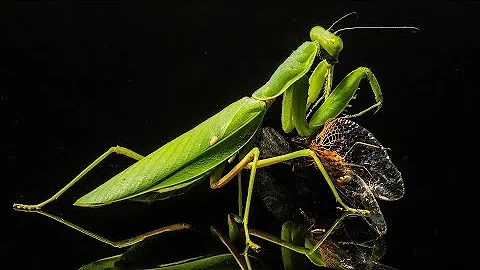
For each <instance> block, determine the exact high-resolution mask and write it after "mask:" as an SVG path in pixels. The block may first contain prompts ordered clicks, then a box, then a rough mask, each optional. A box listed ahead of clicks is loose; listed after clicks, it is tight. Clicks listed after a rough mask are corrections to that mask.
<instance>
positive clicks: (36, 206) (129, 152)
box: [13, 146, 143, 213]
mask: <svg viewBox="0 0 480 270" xmlns="http://www.w3.org/2000/svg"><path fill="white" fill-rule="evenodd" d="M112 153H116V154H121V155H124V156H127V157H129V158H132V159H135V160H140V159H142V158H143V156H142V155H140V154H138V153H136V152H134V151H132V150H130V149H128V148H125V147H122V146H114V147H110V148H109V149H108V150H107V151H106V152H105V153H103V154H102V155H100V156H99V157H98V158H97V159H95V160H94V161H93V162H92V163H91V164H90V165H88V166H87V167H86V168H85V169H83V171H81V172H80V173H79V174H78V175H77V176H75V178H73V180H72V181H70V182H69V183H68V184H67V185H66V186H64V187H63V188H62V189H60V190H59V191H58V192H57V193H55V194H54V195H53V196H52V197H50V198H49V199H47V200H45V201H43V202H41V203H39V204H34V205H27V204H19V203H16V204H14V205H13V208H15V209H16V210H23V211H35V210H40V209H41V208H42V207H43V206H44V205H46V204H48V203H50V202H52V201H54V200H56V199H58V197H60V195H62V194H63V193H64V192H65V191H67V190H68V189H69V188H70V187H71V186H73V185H74V184H75V183H76V182H77V181H78V180H80V179H81V178H82V177H83V176H85V174H87V173H88V172H89V171H90V170H92V169H93V168H94V167H95V166H97V165H98V164H99V163H100V162H102V161H103V160H104V159H105V158H106V157H108V156H109V155H110V154H112ZM39 213H40V212H39Z"/></svg>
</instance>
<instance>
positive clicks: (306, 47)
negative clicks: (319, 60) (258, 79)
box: [252, 41, 318, 100]
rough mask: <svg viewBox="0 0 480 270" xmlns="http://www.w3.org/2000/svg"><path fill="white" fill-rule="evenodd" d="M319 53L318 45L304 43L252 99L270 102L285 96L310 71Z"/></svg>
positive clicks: (309, 42) (308, 42)
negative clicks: (282, 95) (284, 93)
mask: <svg viewBox="0 0 480 270" xmlns="http://www.w3.org/2000/svg"><path fill="white" fill-rule="evenodd" d="M317 52H318V45H317V44H316V43H315V42H311V41H307V42H304V43H303V44H302V45H300V47H298V48H297V49H296V50H295V51H294V52H293V53H292V54H291V55H290V56H289V57H288V58H287V59H286V60H285V61H284V62H283V63H282V64H281V65H280V66H279V67H278V68H277V70H275V72H274V73H273V75H272V77H271V78H270V80H268V82H267V83H266V84H265V85H263V86H262V87H260V88H259V89H258V90H257V91H255V92H254V93H253V95H252V97H254V98H255V99H259V100H269V99H273V98H275V97H277V96H279V95H281V94H283V92H285V90H287V89H288V88H289V87H290V86H291V85H292V84H293V83H295V82H296V81H298V80H299V79H300V78H301V77H302V76H303V75H305V74H306V73H307V72H308V71H309V70H310V67H311V66H312V64H313V61H314V60H315V56H316V55H317Z"/></svg>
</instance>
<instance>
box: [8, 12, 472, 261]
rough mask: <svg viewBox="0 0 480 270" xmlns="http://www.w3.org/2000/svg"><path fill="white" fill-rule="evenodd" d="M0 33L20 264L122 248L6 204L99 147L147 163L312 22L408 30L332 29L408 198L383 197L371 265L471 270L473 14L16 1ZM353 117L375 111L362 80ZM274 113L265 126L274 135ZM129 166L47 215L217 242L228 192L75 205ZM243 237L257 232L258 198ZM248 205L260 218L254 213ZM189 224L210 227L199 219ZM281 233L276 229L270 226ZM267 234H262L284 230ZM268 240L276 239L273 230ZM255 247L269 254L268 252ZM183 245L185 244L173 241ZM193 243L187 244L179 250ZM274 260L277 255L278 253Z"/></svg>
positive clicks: (40, 188)
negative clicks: (381, 247) (191, 229)
mask: <svg viewBox="0 0 480 270" xmlns="http://www.w3.org/2000/svg"><path fill="white" fill-rule="evenodd" d="M6 10H7V12H8V15H7V16H6V19H7V24H6V29H5V32H4V33H3V35H2V36H3V38H2V45H1V46H2V47H3V50H2V52H3V54H4V57H2V60H1V61H0V62H1V63H2V72H1V74H2V77H3V79H2V82H3V84H2V86H1V87H0V92H1V95H0V98H1V99H0V104H1V105H0V110H1V111H2V112H1V115H2V119H4V120H2V138H3V139H2V146H3V151H2V155H1V156H2V158H3V161H2V173H3V174H2V177H1V178H2V183H3V185H4V186H3V194H4V195H3V196H4V198H5V199H3V200H2V202H3V209H4V212H3V216H2V220H3V222H2V223H4V224H5V223H6V224H7V229H4V230H3V233H4V235H5V236H4V237H5V238H6V239H7V241H6V242H5V241H4V243H3V245H2V255H3V258H4V263H5V264H13V265H14V266H15V267H14V268H18V269H35V268H50V269H54V268H57V269H77V268H78V267H80V266H81V265H82V264H85V263H88V262H91V261H93V260H96V259H99V258H103V257H107V256H111V255H113V254H118V253H120V252H119V251H117V250H115V249H114V248H111V247H109V246H107V245H105V244H103V243H100V242H97V241H95V240H93V239H90V238H89V237H87V236H85V235H82V234H80V233H78V232H76V231H74V230H72V229H70V228H67V227H65V226H63V225H61V224H58V223H55V222H54V221H52V220H49V219H47V218H45V217H43V216H39V215H31V214H25V213H20V212H14V211H13V210H12V209H11V205H12V204H13V203H15V202H19V203H38V202H40V201H42V200H44V199H46V198H47V197H48V196H50V195H52V194H53V193H54V192H56V191H57V190H58V189H59V188H61V187H62V186H63V185H64V184H66V183H67V182H68V181H69V179H71V178H72V177H73V176H74V175H76V174H77V173H78V172H79V171H80V170H81V169H83V168H84V167H85V166H86V165H87V164H88V163H90V162H91V161H93V159H94V158H96V157H97V156H99V155H100V154H102V153H103V152H104V151H105V150H107V149H108V147H110V146H114V145H121V146H125V147H127V148H131V149H133V150H136V151H138V152H139V153H143V154H145V153H149V152H151V151H153V150H155V149H156V148H158V147H159V146H161V145H162V144H164V143H166V142H168V141H169V140H171V139H173V138H175V137H176V136H178V135H180V134H181V133H183V132H185V131H187V130H189V129H190V128H192V127H194V126H195V125H196V124H198V123H200V122H201V121H203V120H204V119H206V118H207V117H209V116H210V115H212V114H214V113H215V112H217V111H219V110H220V109H222V108H224V107H225V106H227V105H228V104H230V103H232V102H234V101H236V100H237V99H239V98H241V97H243V96H249V95H251V93H253V91H255V90H256V89H257V88H258V87H260V86H261V85H262V84H263V83H264V82H266V80H267V79H268V78H269V76H270V75H271V74H272V73H273V71H274V70H275V68H276V67H277V66H278V65H279V64H280V63H281V62H282V61H283V60H284V59H285V58H286V57H287V56H288V55H289V54H290V53H291V52H292V51H293V50H294V49H295V48H297V47H298V46H299V45H300V44H301V43H302V42H303V41H305V40H307V39H308V38H309V36H308V33H309V30H310V28H311V27H312V26H314V25H317V24H318V25H322V26H326V27H328V26H329V25H330V24H331V23H333V22H334V21H335V20H337V19H338V18H340V17H341V16H343V15H345V14H347V13H349V12H352V11H356V12H357V14H358V19H357V18H355V17H350V18H348V19H345V20H344V21H342V22H341V23H339V24H338V25H337V26H336V29H339V28H342V27H352V26H393V25H397V26H398V25H400V26H403V25H408V26H416V27H418V28H420V31H418V32H417V33H411V31H402V30H395V31H394V30H358V31H348V32H344V33H342V35H341V36H342V38H343V42H344V50H343V52H342V53H341V54H340V57H339V60H340V62H339V63H338V64H337V66H336V67H335V78H334V81H335V82H336V83H338V82H339V80H340V79H342V78H343V77H344V76H345V75H346V74H347V73H348V72H350V71H351V70H353V69H355V68H356V67H358V66H366V67H369V68H371V69H372V71H373V72H374V73H375V75H376V76H377V78H378V80H379V83H380V85H381V87H382V91H383V93H384V100H385V104H384V106H383V108H382V109H381V110H380V111H379V112H378V113H377V114H374V115H373V114H371V113H370V114H367V115H365V116H362V117H360V118H358V119H356V120H355V121H356V122H358V123H359V124H361V125H362V126H363V127H365V128H367V129H368V130H369V131H371V132H372V133H373V134H375V136H376V138H377V139H378V140H379V141H381V142H382V144H383V145H384V146H385V147H388V148H391V149H392V150H391V151H390V152H389V155H390V158H391V159H392V160H393V161H394V163H395V164H396V166H397V167H398V169H399V170H400V171H401V173H402V176H403V179H404V182H405V190H406V193H405V196H404V197H403V198H402V199H401V200H399V201H395V202H385V203H383V202H381V203H380V207H381V208H382V212H383V214H384V216H385V219H386V221H387V223H388V232H387V235H386V245H387V251H386V254H385V256H384V257H383V259H382V262H383V263H385V264H388V265H390V266H394V267H397V268H399V269H429V268H434V267H442V268H447V267H448V266H458V265H463V264H468V257H467V256H466V255H465V254H464V250H465V248H464V246H463V243H465V242H464V240H465V239H470V237H471V236H472V234H474V233H473V232H472V231H469V230H466V229H460V228H463V225H464V224H468V223H469V221H468V220H469V218H470V216H471V215H472V211H474V210H473V209H472V208H470V207H471V206H472V205H468V204H466V203H465V202H466V201H467V200H470V198H474V197H471V196H469V195H468V194H467V193H468V191H469V190H472V191H475V188H474V185H472V183H473V182H475V181H476V179H475V175H476V173H474V172H475V170H474V166H473V165H474V164H476V160H475V159H472V158H470V155H471V154H472V153H473V147H474V146H476V145H477V141H476V140H475V139H474V138H475V137H474V135H473V134H474V133H473V131H471V128H472V127H475V125H476V121H473V119H476V117H474V116H475V113H476V109H475V105H474V104H475V103H476V102H477V99H476V98H475V96H478V94H476V93H477V91H478V86H477V84H476V77H477V76H478V75H477V74H476V72H475V69H476V65H477V64H476V62H475V60H474V57H475V56H476V55H477V54H478V50H477V48H478V47H479V42H478V37H479V36H480V35H479V34H480V33H479V28H478V27H477V26H478V20H477V19H476V18H477V17H478V14H479V11H480V9H479V5H478V4H474V3H470V4H464V3H461V4H459V3H448V4H447V3H443V4H438V3H434V2H425V3H422V4H404V3H400V2H398V3H385V4H379V3H368V2H363V3H355V4H330V5H329V4H322V3H321V2H319V3H318V4H316V5H314V6H310V5H305V4H298V3H290V4H288V5H287V4H269V5H259V4H257V5H246V4H245V5H243V4H237V5H227V4H221V5H215V6H213V5H212V6H209V5H206V4H200V3H195V4H192V3H190V4H188V3H185V4H176V5H171V6H169V5H162V4H157V5H136V4H133V3H122V4H119V3H117V4H113V3H110V4H105V3H103V4H92V3H89V4H86V3H73V2H67V3H15V4H10V5H9V6H8V8H7V9H6ZM360 87H361V89H360V90H359V92H358V95H357V97H358V98H357V100H356V101H355V102H354V103H353V105H354V107H353V108H352V109H351V111H352V112H357V111H359V110H360V108H365V107H367V106H369V105H370V104H371V102H372V101H373V95H372V94H371V93H370V90H369V86H368V84H367V83H362V84H361V85H360ZM279 109H280V102H279V101H277V102H276V103H275V104H274V106H273V107H272V108H271V110H270V112H269V113H268V114H267V116H266V119H265V123H266V124H268V125H269V126H274V127H276V128H279V127H280V110H279ZM129 164H131V162H130V161H129V160H128V159H127V158H124V157H118V156H113V157H111V158H109V159H108V160H107V161H106V162H105V163H104V164H103V165H102V166H100V167H98V169H95V170H94V171H93V172H92V173H91V174H90V175H89V176H88V177H86V178H85V179H84V180H83V181H81V182H79V183H78V184H77V185H75V186H74V187H73V188H72V189H71V190H70V191H69V192H67V193H66V194H65V195H64V196H62V197H61V198H60V199H59V200H58V201H57V202H55V203H52V204H51V205H49V206H48V207H46V208H45V209H44V210H45V211H49V212H51V213H55V214H59V215H60V216H62V217H63V218H65V219H68V220H69V221H72V222H75V223H78V224H79V225H81V226H84V227H86V228H87V229H89V230H91V231H94V232H96V233H98V234H101V235H103V236H106V237H109V238H114V239H122V238H127V237H130V236H132V235H135V234H139V233H143V232H145V231H147V230H149V229H154V228H158V227H161V226H165V225H167V224H170V223H176V222H180V221H186V222H190V221H197V222H199V224H209V223H213V224H215V225H216V226H217V227H219V228H222V229H223V230H224V232H225V231H226V226H225V221H226V214H227V213H230V212H236V211H237V207H236V184H230V185H228V186H227V187H226V188H225V189H224V190H216V191H211V190H209V189H208V184H207V183H206V182H205V183H204V184H203V185H201V186H199V187H198V188H197V189H195V190H192V194H187V195H185V196H182V197H181V198H180V197H179V198H175V199H172V200H168V201H164V202H157V203H154V204H148V205H143V204H138V203H129V202H127V203H121V204H118V205H112V206H108V207H104V208H98V209H83V208H78V207H73V206H72V203H73V202H74V201H75V200H76V199H77V198H79V197H80V196H81V195H83V194H85V193H86V192H87V191H89V190H91V189H92V188H94V187H95V186H97V185H98V184H100V183H102V182H103V181H104V180H105V179H108V178H109V177H110V176H112V175H113V174H114V173H115V172H118V171H119V170H121V169H122V168H124V166H128V165H129ZM256 203H257V204H258V208H256V205H254V207H253V209H254V210H252V217H251V226H255V225H256V224H267V223H266V222H267V221H268V218H271V217H268V216H266V215H264V214H262V212H261V211H262V209H263V211H265V210H266V209H265V207H264V206H263V205H262V206H261V205H260V204H261V202H258V201H256ZM256 209H258V210H256ZM266 211H267V212H265V213H268V210H266ZM200 213H202V214H204V215H205V216H203V217H202V216H200ZM278 224H281V223H278ZM278 224H276V223H272V224H270V223H268V224H267V225H264V226H266V227H271V228H270V229H271V231H269V232H270V233H276V234H277V235H278V234H279V232H280V227H278ZM272 228H278V230H276V231H275V229H272ZM257 242H258V243H259V244H261V245H262V246H265V247H267V250H268V249H275V248H276V247H274V246H270V245H268V244H264V242H262V241H261V240H257ZM178 244H180V243H178ZM187 244H188V242H187ZM278 258H279V259H280V251H279V249H278Z"/></svg>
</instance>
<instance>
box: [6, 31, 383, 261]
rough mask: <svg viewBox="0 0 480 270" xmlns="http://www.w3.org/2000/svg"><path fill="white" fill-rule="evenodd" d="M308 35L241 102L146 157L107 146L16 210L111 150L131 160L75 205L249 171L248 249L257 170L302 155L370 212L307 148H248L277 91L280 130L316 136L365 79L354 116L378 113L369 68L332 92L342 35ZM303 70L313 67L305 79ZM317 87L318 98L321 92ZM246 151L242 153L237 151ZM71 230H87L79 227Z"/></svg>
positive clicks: (179, 188) (160, 195)
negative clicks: (367, 89)
mask: <svg viewBox="0 0 480 270" xmlns="http://www.w3.org/2000/svg"><path fill="white" fill-rule="evenodd" d="M310 39H311V41H306V42H304V43H303V44H301V45H300V46H299V47H298V48H297V49H296V50H295V51H294V52H293V53H292V54H291V55H290V56H289V57H288V58H287V59H286V60H285V61H284V62H283V63H282V64H281V65H280V66H279V67H278V68H277V70H276V71H275V72H274V73H273V75H272V76H271V78H270V80H269V81H268V82H267V83H266V84H265V85H264V86H262V87H260V88H259V89H258V90H257V91H255V92H254V93H253V95H252V96H251V97H244V98H241V99H239V100H238V101H236V102H234V103H232V104H231V105H229V106H227V107H226V108H224V109H223V110H221V111H220V112H218V113H217V114H215V115H214V116H212V117H210V118H209V119H207V120H205V121H204V122H202V123H201V124H199V125H198V126H196V127H195V128H193V129H192V130H190V131H188V132H186V133H184V134H183V135H181V136H179V137H177V138H176V139H174V140H172V141H171V142H169V143H167V144H165V145H163V146H162V147H160V148H159V149H157V150H155V151H154V152H152V153H151V154H149V155H147V156H143V155H140V154H138V153H136V152H134V151H132V150H130V149H127V148H124V147H121V146H115V147H111V148H109V149H108V150H107V151H106V152H105V153H103V154H102V155H100V156H99V157H98V158H97V159H95V160H94V161H93V162H92V163H91V164H90V165H88V166H87V167H86V168H85V169H84V170H82V171H81V172H80V173H79V174H78V175H77V176H76V177H75V178H74V179H73V180H71V181H70V182H69V183H68V184H67V185H66V186H65V187H63V188H62V189H60V190H59V191H58V192H57V193H55V194H54V195H53V196H52V197H50V198H49V199H47V200H45V201H43V202H41V203H39V204H35V205H27V204H14V205H13V207H14V209H16V210H21V211H33V212H38V211H40V210H41V209H42V207H43V206H45V205H46V204H48V203H50V202H52V201H54V200H56V199H58V198H59V197H60V196H61V195H62V194H63V193H64V192H65V191H67V190H68V189H69V188H70V187H71V186H72V185H74V184H75V183H76V182H77V181H78V180H80V179H81V178H82V177H83V176H84V175H85V174H87V173H88V172H89V171H90V170H91V169H92V168H94V167H95V166H96V165H98V164H99V163H100V162H102V160H104V159H105V158H106V157H107V156H108V155H110V154H111V153H117V154H122V155H125V156H127V157H130V158H132V159H134V160H137V162H136V163H134V164H133V165H131V166H130V167H128V168H126V169H125V170H123V171H122V172H120V173H118V174H117V175H115V176H114V177H112V178H111V179H110V180H108V181H107V182H105V183H104V184H102V185H100V186H99V187H97V188H96V189H94V190H93V191H91V192H89V193H87V194H86V195H84V196H82V197H81V198H79V199H78V200H77V201H76V202H75V203H74V205H76V206H82V207H99V206H104V205H107V204H111V203H115V202H119V201H122V200H127V199H133V198H140V197H145V196H151V197H149V198H150V199H152V198H154V199H165V198H168V197H169V196H172V195H178V194H180V193H183V192H186V191H187V190H188V189H189V188H190V187H191V186H193V185H194V184H197V183H198V182H199V181H200V180H202V179H204V178H206V177H207V176H210V187H211V188H213V189H217V188H220V187H222V186H224V185H225V184H227V183H228V182H229V181H230V180H231V179H233V177H235V176H236V175H238V174H239V172H240V171H242V170H243V169H250V178H249V186H248V193H247V198H246V203H245V210H244V212H243V213H242V211H241V209H242V208H241V205H242V200H241V199H239V209H240V210H239V214H240V216H241V217H242V222H243V227H244V230H245V239H246V250H248V248H253V249H254V250H257V249H258V248H259V246H258V245H257V244H255V243H254V242H252V241H251V240H250V235H249V230H248V221H249V211H250V202H251V196H252V190H253V186H254V179H255V172H256V169H257V168H259V167H263V166H269V165H272V164H275V163H278V162H282V161H285V160H288V159H293V158H297V157H303V156H308V157H311V158H313V160H314V162H315V164H316V166H317V167H318V169H319V170H320V171H321V173H322V174H323V176H324V177H325V180H326V181H327V183H328V184H329V186H330V189H331V191H332V193H333V195H334V196H335V199H336V201H337V202H338V203H339V204H340V205H341V206H342V208H344V209H345V210H346V211H347V212H349V213H352V214H360V215H366V214H368V211H365V210H361V209H354V208H351V207H349V206H348V205H347V204H345V203H344V202H343V201H342V199H341V198H340V196H339V195H338V193H337V191H336V190H335V187H334V186H333V183H332V181H331V180H330V178H329V176H328V174H327V173H326V171H325V169H324V168H323V166H322V163H321V162H320V160H319V159H318V158H317V157H316V155H315V153H314V152H313V151H311V150H302V151H297V152H293V153H289V154H287V155H283V156H279V157H276V159H269V160H268V161H262V160H259V158H258V157H259V150H258V148H256V147H254V148H250V147H249V146H250V141H251V139H252V138H253V136H254V135H255V133H256V131H257V129H258V128H259V127H260V126H261V124H262V121H263V117H264V115H265V113H266V111H267V109H268V107H269V106H270V105H271V104H272V103H273V101H274V100H275V99H276V98H277V97H279V96H280V95H282V94H283V102H282V127H283V129H284V131H285V132H291V131H292V130H293V129H296V130H297V132H298V133H299V134H300V135H302V136H309V135H312V134H314V133H315V132H317V131H318V130H319V129H320V128H321V127H322V125H323V124H324V123H325V122H326V121H327V120H328V119H331V118H335V117H336V116H338V115H339V114H340V113H341V112H342V111H343V110H344V109H345V108H346V107H347V105H348V103H349V101H350V100H351V99H352V98H353V96H354V94H355V93H356V91H357V89H358V86H359V84H360V82H361V81H362V80H363V79H364V78H366V79H367V80H368V81H369V83H370V86H371V89H372V90H373V93H374V95H375V103H374V104H373V105H372V106H371V107H369V108H367V109H365V110H363V111H361V112H359V113H357V114H355V115H354V116H359V115H362V114H364V113H366V112H367V111H370V110H372V109H376V111H378V109H380V107H381V106H382V104H383V97H382V92H381V89H380V86H379V84H378V82H377V79H376V78H375V76H374V75H373V73H372V72H371V71H370V69H368V68H366V67H359V68H357V69H355V70H354V71H352V72H351V73H350V74H348V75H347V76H346V77H345V78H344V79H343V80H342V81H341V82H340V83H339V84H338V85H337V86H336V87H335V88H334V89H333V90H332V79H333V67H334V65H335V63H336V62H337V58H338V55H339V54H340V52H341V51H342V48H343V42H342V39H341V38H340V37H339V36H338V35H336V34H335V33H332V32H330V30H329V29H325V28H323V27H321V26H315V27H313V28H312V29H311V31H310ZM317 56H320V58H321V61H320V63H318V64H317V65H316V67H315V68H314V69H313V71H312V66H313V63H314V60H315V59H316V57H317ZM309 71H312V72H311V75H310V76H309V77H308V76H307V73H308V72H309ZM322 90H323V95H321V92H322ZM321 100H323V103H322V104H321V105H320V106H319V107H318V108H316V103H318V102H319V101H321ZM312 108H313V109H315V112H314V114H313V116H312V117H311V119H310V122H307V113H306V112H307V110H308V109H312ZM244 153H246V154H245V155H243V154H244ZM236 155H239V157H241V160H240V162H239V163H238V164H237V165H236V166H235V167H234V168H233V169H232V170H231V171H230V172H228V173H227V174H225V175H224V176H222V173H223V169H224V166H225V164H226V162H227V161H229V160H232V159H233V157H235V156H236ZM239 194H241V191H239ZM152 195H153V196H152ZM239 198H241V196H239ZM76 229H77V230H79V231H81V232H84V233H85V231H82V230H81V229H78V228H76ZM89 235H90V234H89ZM99 240H100V241H103V240H101V239H99ZM246 253H247V252H245V254H246Z"/></svg>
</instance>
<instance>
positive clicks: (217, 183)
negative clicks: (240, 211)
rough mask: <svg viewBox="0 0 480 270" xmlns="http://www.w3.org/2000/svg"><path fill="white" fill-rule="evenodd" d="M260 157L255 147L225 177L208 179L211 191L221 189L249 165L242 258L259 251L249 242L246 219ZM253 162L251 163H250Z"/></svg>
mask: <svg viewBox="0 0 480 270" xmlns="http://www.w3.org/2000/svg"><path fill="white" fill-rule="evenodd" d="M259 155H260V150H259V149H258V148H257V147H254V148H253V149H252V150H250V152H248V153H247V154H246V155H245V157H243V158H242V159H241V160H240V162H239V163H238V164H237V165H235V167H233V169H232V170H230V171H229V172H228V173H227V174H226V175H225V176H223V177H222V178H221V179H219V180H216V179H215V178H210V187H211V188H212V189H217V188H221V187H223V186H224V185H226V184H227V183H228V182H230V180H232V179H233V177H235V176H236V175H238V174H239V173H240V171H241V170H242V169H244V168H246V167H247V164H251V166H250V167H249V169H250V180H249V183H248V192H247V199H246V203H245V212H244V215H243V220H242V221H243V228H244V230H245V241H246V246H245V252H244V256H247V255H246V254H247V253H248V252H247V251H248V249H249V248H252V249H253V250H259V249H260V246H259V245H257V244H255V243H254V242H252V240H250V234H249V232H248V217H249V212H250V203H251V200H252V193H253V185H254V181H255V173H256V168H257V165H256V164H257V162H258V157H259ZM252 160H253V161H252Z"/></svg>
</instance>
